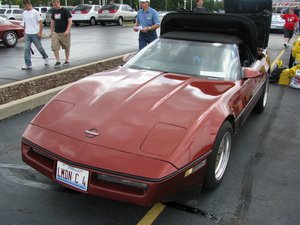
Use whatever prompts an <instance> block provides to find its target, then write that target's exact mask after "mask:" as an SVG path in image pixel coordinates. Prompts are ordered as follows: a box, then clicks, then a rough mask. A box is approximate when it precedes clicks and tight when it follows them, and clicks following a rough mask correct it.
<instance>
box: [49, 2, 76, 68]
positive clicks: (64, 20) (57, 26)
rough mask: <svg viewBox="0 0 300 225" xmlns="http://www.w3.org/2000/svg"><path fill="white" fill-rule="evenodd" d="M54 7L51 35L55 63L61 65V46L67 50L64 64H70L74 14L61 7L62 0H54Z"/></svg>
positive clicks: (56, 65)
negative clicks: (71, 31)
mask: <svg viewBox="0 0 300 225" xmlns="http://www.w3.org/2000/svg"><path fill="white" fill-rule="evenodd" d="M52 4H53V8H54V10H53V11H52V16H51V37H52V43H51V48H52V51H53V52H54V56H55V58H56V63H55V65H54V67H55V68H58V67H60V66H61V62H60V58H59V50H60V47H62V49H64V50H65V57H66V59H65V62H64V64H63V65H64V66H68V65H69V64H70V62H69V57H70V47H71V34H70V30H71V26H72V16H71V14H70V12H69V11H68V10H67V9H65V8H64V7H61V5H60V0H52Z"/></svg>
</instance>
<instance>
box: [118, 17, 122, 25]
mask: <svg viewBox="0 0 300 225" xmlns="http://www.w3.org/2000/svg"><path fill="white" fill-rule="evenodd" d="M118 25H119V26H122V25H123V18H122V17H121V16H120V17H119V18H118Z"/></svg>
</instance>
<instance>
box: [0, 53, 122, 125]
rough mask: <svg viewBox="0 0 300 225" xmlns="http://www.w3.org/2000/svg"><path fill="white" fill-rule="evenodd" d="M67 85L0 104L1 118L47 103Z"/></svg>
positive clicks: (7, 85) (46, 75)
mask: <svg viewBox="0 0 300 225" xmlns="http://www.w3.org/2000/svg"><path fill="white" fill-rule="evenodd" d="M123 56H124V55H121V56H116V57H112V58H109V59H105V60H100V61H97V62H93V63H88V64H84V65H81V66H76V67H72V68H68V69H65V70H60V71H57V72H53V73H49V74H44V75H40V76H36V77H33V78H29V79H25V80H21V81H17V82H14V83H9V84H5V85H2V86H0V89H1V88H5V87H10V86H14V85H16V84H21V83H25V82H29V81H32V80H38V79H40V78H45V77H49V76H52V75H54V74H59V73H63V72H67V71H71V70H76V69H78V68H83V67H86V66H90V65H95V64H98V63H103V62H107V61H110V60H114V59H119V58H122V57H123ZM67 85H69V84H66V85H63V86H60V87H56V88H53V89H49V90H46V91H43V92H40V93H38V94H35V95H31V96H28V97H25V98H22V99H19V100H16V101H12V102H9V103H6V104H2V105H0V120H3V119H5V118H8V117H11V116H13V115H16V114H19V113H21V112H24V111H27V110H31V109H34V108H36V107H38V106H41V105H45V104H46V103H47V102H48V101H49V100H50V99H51V98H52V97H53V96H54V95H56V94H57V93H58V92H59V91H60V90H62V89H63V88H65V87H66V86H67Z"/></svg>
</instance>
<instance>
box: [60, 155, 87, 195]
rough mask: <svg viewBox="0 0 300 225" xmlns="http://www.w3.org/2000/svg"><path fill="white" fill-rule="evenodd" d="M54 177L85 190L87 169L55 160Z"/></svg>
mask: <svg viewBox="0 0 300 225" xmlns="http://www.w3.org/2000/svg"><path fill="white" fill-rule="evenodd" d="M56 179H57V180H59V181H61V182H63V183H65V184H68V185H70V186H72V187H75V188H77V189H80V190H82V191H86V190H87V186H88V185H87V183H88V179H89V171H87V170H83V169H79V168H76V167H73V166H70V165H68V164H65V163H62V162H60V161H57V167H56Z"/></svg>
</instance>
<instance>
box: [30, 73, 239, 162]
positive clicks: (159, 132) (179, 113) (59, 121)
mask: <svg viewBox="0 0 300 225" xmlns="http://www.w3.org/2000/svg"><path fill="white" fill-rule="evenodd" d="M234 85H235V83H234V82H227V81H211V80H207V79H205V80H204V79H203V80H201V79H199V78H195V77H189V76H179V75H173V74H166V73H161V72H153V71H137V70H131V69H125V68H120V69H118V70H115V71H111V72H106V73H101V74H96V75H93V76H90V77H87V78H85V79H82V80H80V81H78V82H76V83H74V84H72V85H70V86H69V87H68V88H66V89H65V90H63V91H62V92H60V93H59V94H58V95H57V96H56V97H54V98H53V99H52V101H50V102H49V103H48V104H47V105H46V106H45V107H44V109H43V110H42V111H41V112H40V113H39V114H38V115H37V116H36V118H35V119H34V120H33V121H32V124H34V125H37V126H39V127H43V128H45V129H48V130H51V131H54V132H56V133H60V134H63V135H65V136H68V137H72V138H74V139H77V140H80V141H83V142H86V143H90V144H94V145H98V146H102V147H107V148H110V149H115V150H118V151H122V152H127V153H130V154H136V155H140V156H147V157H151V158H156V159H160V160H164V161H168V162H171V163H172V161H173V160H172V159H174V157H176V158H178V156H179V155H181V156H180V157H182V156H183V155H184V154H185V152H187V151H186V150H187V149H188V142H184V140H186V139H187V138H189V135H190V134H189V133H190V132H189V130H190V128H191V127H193V126H195V124H198V125H199V124H201V121H202V120H203V118H205V117H207V116H208V115H209V114H213V113H214V110H215V109H216V110H220V107H218V102H220V101H219V100H220V99H221V98H222V96H223V95H222V94H224V93H225V92H228V90H230V89H232V87H233V86H234ZM185 144H186V145H187V146H185ZM186 157H187V158H188V156H186ZM187 158H186V160H188V159H187Z"/></svg>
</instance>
